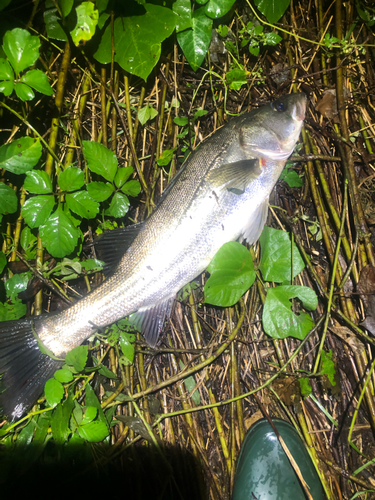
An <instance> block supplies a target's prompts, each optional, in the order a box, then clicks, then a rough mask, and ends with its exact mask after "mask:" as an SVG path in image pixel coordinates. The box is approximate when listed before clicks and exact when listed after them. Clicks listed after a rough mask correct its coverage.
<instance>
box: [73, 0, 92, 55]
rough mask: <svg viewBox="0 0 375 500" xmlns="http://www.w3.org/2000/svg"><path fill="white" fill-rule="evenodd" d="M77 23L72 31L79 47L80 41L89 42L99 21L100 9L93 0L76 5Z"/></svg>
mask: <svg viewBox="0 0 375 500" xmlns="http://www.w3.org/2000/svg"><path fill="white" fill-rule="evenodd" d="M76 14H77V24H76V26H75V28H74V29H73V30H72V31H71V32H70V34H71V35H72V40H73V43H74V45H76V46H77V47H78V45H79V44H80V42H87V41H88V40H91V38H92V37H93V36H94V34H95V29H96V26H97V24H98V21H99V11H98V9H96V8H95V4H94V3H93V2H82V3H81V5H78V7H76Z"/></svg>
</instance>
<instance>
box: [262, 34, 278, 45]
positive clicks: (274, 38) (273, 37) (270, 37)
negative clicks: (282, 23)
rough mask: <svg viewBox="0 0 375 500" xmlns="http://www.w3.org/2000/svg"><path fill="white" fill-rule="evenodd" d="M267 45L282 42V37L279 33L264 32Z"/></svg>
mask: <svg viewBox="0 0 375 500" xmlns="http://www.w3.org/2000/svg"><path fill="white" fill-rule="evenodd" d="M264 37H265V40H266V43H267V45H277V44H278V43H279V42H281V40H282V38H281V36H279V35H278V34H277V33H273V32H272V33H265V34H264Z"/></svg>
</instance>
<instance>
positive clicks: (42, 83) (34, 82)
mask: <svg viewBox="0 0 375 500" xmlns="http://www.w3.org/2000/svg"><path fill="white" fill-rule="evenodd" d="M21 82H23V83H25V84H27V85H29V86H30V87H32V88H33V89H35V90H37V91H38V92H40V93H41V94H45V95H52V94H53V92H54V91H53V88H52V87H51V85H50V84H49V83H48V77H47V75H46V74H44V73H43V71H40V70H39V69H31V70H30V71H28V72H27V73H25V74H24V75H23V76H22V77H21Z"/></svg>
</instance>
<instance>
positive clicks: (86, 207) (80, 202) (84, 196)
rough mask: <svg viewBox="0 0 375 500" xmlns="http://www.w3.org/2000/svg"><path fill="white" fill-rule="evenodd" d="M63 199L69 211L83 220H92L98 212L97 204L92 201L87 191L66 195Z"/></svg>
mask: <svg viewBox="0 0 375 500" xmlns="http://www.w3.org/2000/svg"><path fill="white" fill-rule="evenodd" d="M65 199H66V203H67V204H68V207H69V208H70V210H71V211H72V212H74V213H75V214H77V215H80V216H81V217H84V218H85V219H93V218H94V217H95V216H96V214H97V213H98V212H99V203H97V202H96V201H94V200H93V199H92V198H91V197H90V195H89V193H87V191H77V192H75V193H68V194H67V195H66V197H65Z"/></svg>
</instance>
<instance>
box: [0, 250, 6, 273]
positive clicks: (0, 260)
mask: <svg viewBox="0 0 375 500" xmlns="http://www.w3.org/2000/svg"><path fill="white" fill-rule="evenodd" d="M7 263H8V261H7V258H6V257H5V253H4V252H1V251H0V274H1V273H2V272H3V271H4V268H5V266H6V265H7Z"/></svg>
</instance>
